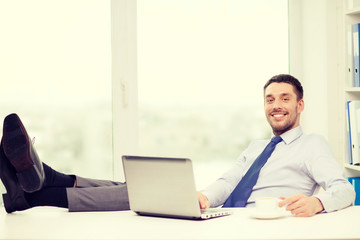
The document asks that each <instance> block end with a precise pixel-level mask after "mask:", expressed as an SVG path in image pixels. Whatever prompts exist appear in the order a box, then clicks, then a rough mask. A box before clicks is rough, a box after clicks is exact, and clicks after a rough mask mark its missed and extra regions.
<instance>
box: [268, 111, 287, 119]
mask: <svg viewBox="0 0 360 240" xmlns="http://www.w3.org/2000/svg"><path fill="white" fill-rule="evenodd" d="M287 115H288V113H287V112H285V113H282V112H273V113H271V114H270V116H271V117H273V118H274V119H275V120H281V119H283V118H284V117H285V116H287Z"/></svg>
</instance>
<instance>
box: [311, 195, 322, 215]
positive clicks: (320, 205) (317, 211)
mask: <svg viewBox="0 0 360 240" xmlns="http://www.w3.org/2000/svg"><path fill="white" fill-rule="evenodd" d="M313 198H314V200H315V202H316V208H315V209H316V213H320V212H322V211H324V205H323V204H322V202H321V200H320V199H319V198H317V197H313Z"/></svg>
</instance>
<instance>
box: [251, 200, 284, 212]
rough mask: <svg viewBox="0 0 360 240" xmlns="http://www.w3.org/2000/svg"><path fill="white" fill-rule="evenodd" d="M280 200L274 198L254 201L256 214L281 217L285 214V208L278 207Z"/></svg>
mask: <svg viewBox="0 0 360 240" xmlns="http://www.w3.org/2000/svg"><path fill="white" fill-rule="evenodd" d="M281 201H282V200H281V199H279V198H275V197H261V198H257V199H256V200H255V206H256V212H257V213H261V214H265V215H266V214H268V215H281V214H284V213H285V212H286V208H285V206H284V207H279V203H280V202H281Z"/></svg>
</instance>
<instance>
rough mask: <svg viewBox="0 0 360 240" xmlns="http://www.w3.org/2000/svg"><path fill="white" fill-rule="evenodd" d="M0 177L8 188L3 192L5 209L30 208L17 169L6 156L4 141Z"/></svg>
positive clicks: (1, 152)
mask: <svg viewBox="0 0 360 240" xmlns="http://www.w3.org/2000/svg"><path fill="white" fill-rule="evenodd" d="M0 178H1V181H2V182H3V184H4V186H5V188H6V194H3V200H4V206H5V210H6V212H8V213H12V212H14V211H22V210H26V209H29V208H30V206H29V204H28V203H27V201H26V199H25V196H24V191H23V190H22V188H21V186H20V184H19V182H18V179H17V177H16V170H15V168H14V167H13V166H12V165H11V164H10V162H9V161H8V159H7V158H6V156H5V154H4V151H3V146H2V143H1V144H0Z"/></svg>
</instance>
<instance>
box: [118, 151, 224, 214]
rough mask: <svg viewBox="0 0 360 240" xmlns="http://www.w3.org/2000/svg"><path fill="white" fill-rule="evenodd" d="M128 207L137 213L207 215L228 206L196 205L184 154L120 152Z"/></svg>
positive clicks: (190, 169)
mask: <svg viewBox="0 0 360 240" xmlns="http://www.w3.org/2000/svg"><path fill="white" fill-rule="evenodd" d="M122 160H123V166H124V173H125V179H126V183H127V188H128V194H129V203H130V209H131V210H132V211H134V212H135V213H137V214H139V215H146V216H159V217H173V218H186V219H209V218H213V217H220V216H226V215H229V214H231V211H230V210H229V209H224V208H210V209H200V206H199V201H198V196H197V191H196V188H195V180H194V173H193V168H192V162H191V160H190V159H187V158H162V157H141V156H123V157H122Z"/></svg>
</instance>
